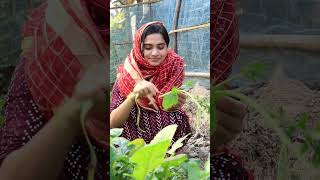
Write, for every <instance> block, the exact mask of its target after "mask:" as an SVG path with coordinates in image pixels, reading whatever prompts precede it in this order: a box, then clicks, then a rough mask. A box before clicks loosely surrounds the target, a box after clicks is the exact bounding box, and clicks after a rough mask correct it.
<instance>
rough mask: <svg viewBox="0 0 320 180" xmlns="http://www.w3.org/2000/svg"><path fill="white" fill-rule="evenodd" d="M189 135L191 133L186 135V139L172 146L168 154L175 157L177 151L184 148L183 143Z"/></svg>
mask: <svg viewBox="0 0 320 180" xmlns="http://www.w3.org/2000/svg"><path fill="white" fill-rule="evenodd" d="M189 135H190V133H189V134H187V135H185V136H184V137H182V138H180V139H178V140H177V141H176V142H175V143H174V144H173V145H172V147H171V149H170V150H169V151H168V154H171V155H173V154H174V153H175V152H176V150H177V149H179V148H180V147H182V146H183V143H182V142H183V141H184V140H185V139H186V138H187V137H188V136H189Z"/></svg>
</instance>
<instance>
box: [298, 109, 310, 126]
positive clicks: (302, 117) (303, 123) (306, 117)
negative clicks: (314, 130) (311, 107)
mask: <svg viewBox="0 0 320 180" xmlns="http://www.w3.org/2000/svg"><path fill="white" fill-rule="evenodd" d="M308 120H309V115H308V114H307V113H302V114H301V115H300V116H299V120H298V124H297V127H298V128H300V129H302V130H303V129H305V128H306V124H307V122H308Z"/></svg>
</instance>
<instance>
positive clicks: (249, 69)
mask: <svg viewBox="0 0 320 180" xmlns="http://www.w3.org/2000/svg"><path fill="white" fill-rule="evenodd" d="M265 70H266V65H265V64H263V63H261V62H255V63H251V64H249V65H247V66H245V67H242V68H241V69H240V74H241V75H243V76H244V77H246V78H248V79H250V80H254V81H255V80H258V79H259V78H262V77H263V75H264V73H265Z"/></svg>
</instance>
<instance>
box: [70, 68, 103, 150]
mask: <svg viewBox="0 0 320 180" xmlns="http://www.w3.org/2000/svg"><path fill="white" fill-rule="evenodd" d="M107 73H108V70H107V67H106V64H105V63H100V64H95V65H92V66H91V67H89V68H88V69H87V70H86V71H85V72H84V73H82V74H83V76H82V77H81V80H80V81H79V83H78V84H77V86H76V88H75V91H74V94H73V97H72V98H73V99H76V100H77V101H80V102H81V103H83V102H85V101H87V100H91V101H92V102H93V107H92V108H91V109H90V110H89V112H88V114H87V119H86V121H85V122H86V129H87V131H88V133H89V135H90V136H91V137H92V138H93V139H94V140H95V141H96V142H98V143H99V144H100V145H102V146H105V145H106V144H107V142H108V139H107V134H106V132H107V125H108V124H107V121H106V118H107V99H106V96H107V95H106V92H107V87H108V85H107V82H108V79H107V78H108V74H107ZM77 121H78V122H77V123H80V119H77Z"/></svg>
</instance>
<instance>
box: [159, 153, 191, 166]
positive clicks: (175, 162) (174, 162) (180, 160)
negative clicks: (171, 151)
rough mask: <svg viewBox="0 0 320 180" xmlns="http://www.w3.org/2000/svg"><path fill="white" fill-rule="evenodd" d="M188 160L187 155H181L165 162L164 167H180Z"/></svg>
mask: <svg viewBox="0 0 320 180" xmlns="http://www.w3.org/2000/svg"><path fill="white" fill-rule="evenodd" d="M186 160H188V156H187V155H186V154H179V155H176V156H173V157H168V158H166V159H165V160H164V162H163V164H162V166H163V167H174V166H180V165H181V164H182V163H183V162H185V161H186Z"/></svg>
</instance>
